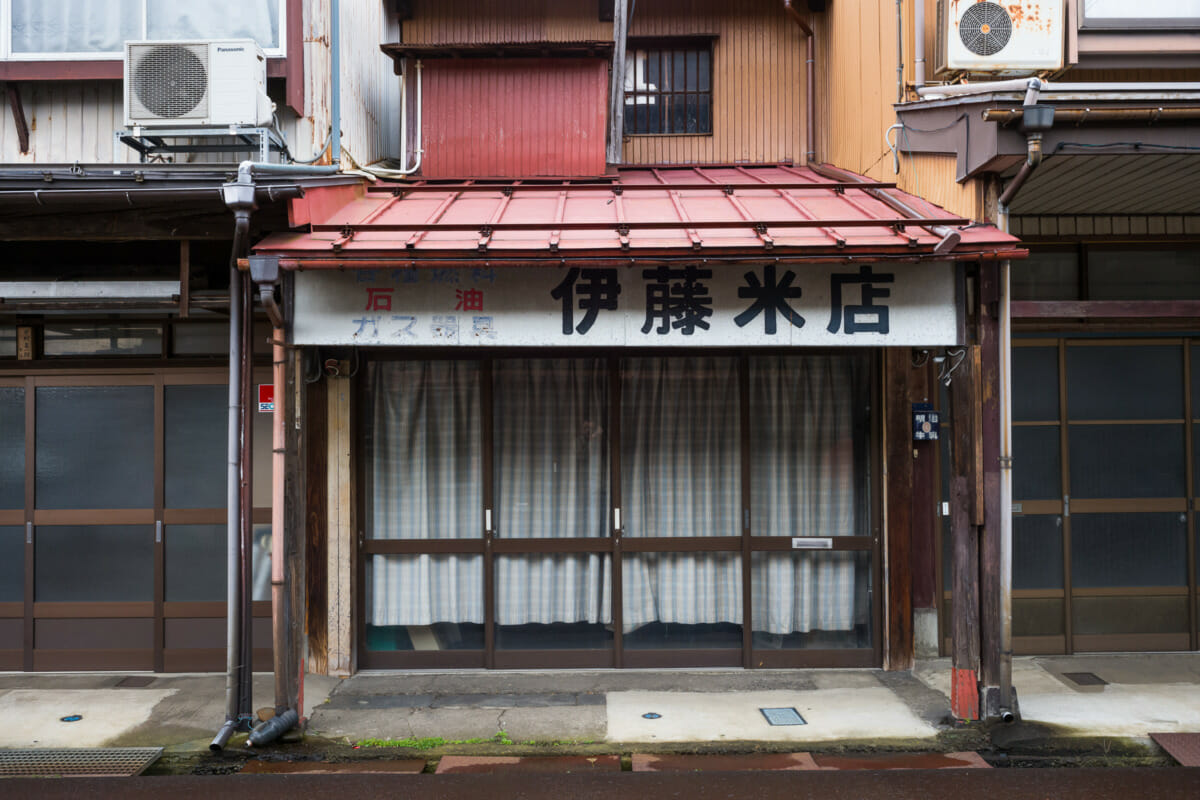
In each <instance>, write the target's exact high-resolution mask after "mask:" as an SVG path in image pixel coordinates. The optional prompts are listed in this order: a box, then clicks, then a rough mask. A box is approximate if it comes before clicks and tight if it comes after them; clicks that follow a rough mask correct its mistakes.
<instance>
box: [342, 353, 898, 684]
mask: <svg viewBox="0 0 1200 800" xmlns="http://www.w3.org/2000/svg"><path fill="white" fill-rule="evenodd" d="M870 363H871V361H870V359H869V357H867V356H865V355H863V354H852V355H845V354H843V355H833V354H813V355H806V356H797V355H779V356H757V355H756V356H749V355H738V354H730V353H728V352H727V353H724V354H705V355H689V356H661V355H641V356H630V357H616V356H609V357H595V356H586V357H568V358H542V357H521V356H514V357H509V358H494V359H485V360H479V359H466V358H463V359H444V358H438V359H429V360H421V359H414V360H405V361H398V360H396V361H391V360H378V361H375V362H372V363H371V364H370V365H369V366H368V369H367V380H366V386H365V387H364V388H365V391H364V393H363V394H364V402H363V404H362V415H363V416H362V418H361V419H362V420H363V421H364V424H362V425H361V426H360V430H361V431H362V436H361V438H360V442H361V449H360V452H361V453H362V462H361V465H360V466H361V472H360V475H362V476H363V480H362V481H361V485H362V487H363V492H362V498H363V501H362V507H361V511H360V513H361V517H360V518H361V519H363V520H364V525H363V528H364V534H365V538H364V542H363V545H362V547H361V552H362V553H363V558H362V560H361V573H360V586H362V587H363V591H361V592H360V594H359V597H360V601H361V605H360V612H361V613H360V615H359V619H360V620H361V627H360V637H361V638H360V641H362V642H363V643H364V646H363V647H361V648H360V660H359V665H360V666H361V667H365V668H400V667H435V666H436V667H446V666H463V667H495V668H517V667H560V668H561V667H607V666H616V667H641V666H645V667H649V666H747V667H749V666H800V665H863V666H865V665H872V664H877V663H878V653H879V649H878V645H879V643H878V633H877V630H876V626H874V625H873V624H872V621H873V618H874V613H875V606H876V604H877V603H876V598H877V593H876V592H875V581H876V580H877V576H876V575H875V574H874V570H873V569H872V565H873V563H875V559H876V557H877V556H876V553H877V547H878V535H877V533H878V532H877V528H876V525H875V519H876V517H875V515H874V512H873V509H872V506H871V502H870V497H871V493H870V465H871V450H872V449H871V446H870V442H871V441H873V440H875V439H874V438H873V436H872V430H871V415H870V407H871V399H870V398H871V394H872V380H871V371H870Z"/></svg>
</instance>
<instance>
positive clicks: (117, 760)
mask: <svg viewBox="0 0 1200 800" xmlns="http://www.w3.org/2000/svg"><path fill="white" fill-rule="evenodd" d="M160 755H162V748H161V747H94V748H93V747H77V748H57V749H50V748H47V749H39V750H0V777H27V778H48V777H54V776H68V775H91V776H95V777H132V776H134V775H141V774H142V772H143V771H144V770H145V769H146V767H148V766H150V765H151V764H153V763H154V762H155V761H157V760H158V757H159V756H160Z"/></svg>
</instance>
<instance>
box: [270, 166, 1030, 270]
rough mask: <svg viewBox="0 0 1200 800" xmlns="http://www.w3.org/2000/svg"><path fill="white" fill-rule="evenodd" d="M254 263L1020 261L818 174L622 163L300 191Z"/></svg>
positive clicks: (907, 202)
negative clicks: (264, 259) (613, 171)
mask: <svg viewBox="0 0 1200 800" xmlns="http://www.w3.org/2000/svg"><path fill="white" fill-rule="evenodd" d="M292 222H293V223H294V224H296V225H303V224H309V225H310V230H309V231H308V232H294V233H278V234H274V235H272V236H270V237H268V238H267V239H266V240H264V241H262V242H260V243H259V244H258V245H257V246H256V247H255V248H254V250H255V252H256V253H259V254H268V255H279V256H281V257H282V258H283V259H284V262H283V263H284V266H285V267H301V268H320V267H354V266H367V265H370V266H380V265H381V263H380V262H384V263H387V264H395V265H397V266H404V265H420V264H422V263H430V264H433V263H434V262H437V263H446V262H453V261H456V260H469V261H472V262H477V261H478V260H479V259H480V258H486V259H488V260H490V261H495V262H504V261H514V262H520V263H538V262H541V263H554V264H559V263H562V261H564V260H568V261H569V260H574V259H579V260H585V259H586V260H595V259H613V260H619V261H622V262H624V263H628V261H629V260H630V259H642V258H649V259H661V258H697V257H701V258H707V257H712V258H759V259H761V258H764V257H767V258H776V257H777V258H800V259H820V260H842V259H851V258H852V259H854V260H892V259H909V260H913V259H923V260H928V259H979V258H1010V257H1013V258H1020V257H1023V256H1024V255H1026V252H1025V251H1024V250H1022V249H1021V248H1020V242H1019V241H1018V240H1017V238H1016V237H1014V236H1010V235H1008V234H1005V233H1002V232H1001V231H999V230H997V229H996V228H994V227H992V226H990V225H974V224H971V222H970V220H966V219H961V218H958V217H955V216H953V215H951V214H949V213H947V212H946V211H945V210H944V209H942V208H940V207H938V206H935V205H933V204H931V203H928V202H926V201H924V200H922V199H920V198H918V197H915V196H914V195H911V194H907V193H905V192H902V191H899V190H897V189H896V188H895V186H894V184H890V183H878V182H874V181H870V180H869V179H867V178H863V177H861V176H858V175H854V174H852V173H848V172H844V171H842V170H836V169H833V168H830V167H815V168H809V167H790V166H782V165H744V166H743V165H731V166H717V167H674V166H673V167H658V168H652V167H629V168H623V169H620V170H619V171H618V173H617V175H616V176H611V177H609V178H574V179H572V178H529V179H526V180H506V181H498V180H493V181H488V180H483V179H476V180H465V179H464V180H461V181H449V182H447V181H438V182H432V181H429V182H423V181H414V182H411V183H404V184H389V183H382V182H381V183H377V184H374V185H371V186H367V187H354V188H353V189H352V190H349V189H347V188H346V187H333V188H330V189H328V190H313V189H310V190H309V191H308V192H307V193H306V195H305V196H304V197H303V198H300V199H298V200H294V201H292Z"/></svg>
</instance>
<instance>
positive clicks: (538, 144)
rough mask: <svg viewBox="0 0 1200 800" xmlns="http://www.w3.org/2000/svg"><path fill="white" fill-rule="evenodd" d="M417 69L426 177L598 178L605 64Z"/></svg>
mask: <svg viewBox="0 0 1200 800" xmlns="http://www.w3.org/2000/svg"><path fill="white" fill-rule="evenodd" d="M424 67H425V69H424V72H425V76H424V81H425V95H424V102H423V104H424V106H425V119H424V126H425V133H424V139H425V141H424V146H425V160H424V162H423V164H422V169H421V173H422V175H424V176H425V177H427V178H441V177H462V176H469V175H473V176H506V177H515V176H520V175H603V174H604V134H605V118H606V113H605V111H606V105H605V100H606V98H607V97H608V62H607V61H606V60H604V59H599V58H587V59H584V58H579V59H537V58H531V59H469V60H463V61H458V60H455V61H448V60H437V61H429V62H426V64H425V65H424Z"/></svg>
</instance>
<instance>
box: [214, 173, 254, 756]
mask: <svg viewBox="0 0 1200 800" xmlns="http://www.w3.org/2000/svg"><path fill="white" fill-rule="evenodd" d="M254 190H255V187H254V184H253V183H243V182H241V181H239V182H238V183H230V184H225V185H224V186H223V187H222V192H223V196H224V198H225V205H226V206H228V207H229V209H230V210H232V211H233V214H234V228H233V252H232V253H231V254H230V259H229V434H228V442H227V444H228V456H229V469H228V473H227V476H226V497H225V508H226V525H227V526H228V529H227V535H226V553H225V555H226V558H225V569H226V581H225V604H226V606H225V612H226V628H225V633H226V639H225V724H224V725H222V726H221V729H220V730H219V731H218V732H217V735H216V737H215V738H214V739H213V740H212V743H211V744H210V745H209V749H211V750H213V751H220V750H222V749H224V747H225V745H226V743H227V742H228V741H229V737H231V736H232V735H233V733H234V731H235V730H237V729H239V728H242V727H244V725H245V724H246V720H245V719H243V718H242V712H243V709H241V708H240V705H241V704H240V703H239V698H240V695H241V674H242V659H243V657H244V655H245V654H244V653H243V652H242V647H241V606H242V603H241V598H242V592H241V580H240V575H241V569H240V562H241V549H242V548H241V538H240V534H241V491H240V488H241V487H240V483H241V468H242V442H241V433H242V426H241V417H242V396H241V364H242V277H241V275H240V274H239V272H238V268H237V259H238V258H239V257H240V255H241V254H242V252H243V251H244V248H245V246H246V243H247V242H248V241H249V238H250V214H251V213H253V211H254V209H256V208H257V205H256V204H255V202H254Z"/></svg>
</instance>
